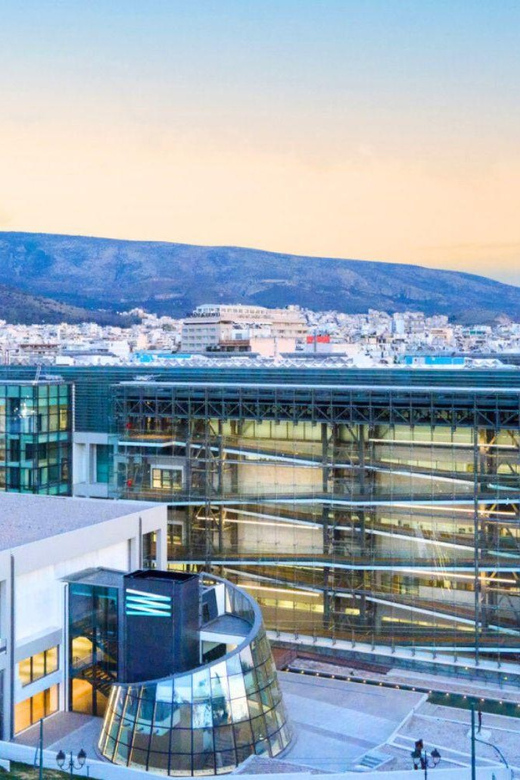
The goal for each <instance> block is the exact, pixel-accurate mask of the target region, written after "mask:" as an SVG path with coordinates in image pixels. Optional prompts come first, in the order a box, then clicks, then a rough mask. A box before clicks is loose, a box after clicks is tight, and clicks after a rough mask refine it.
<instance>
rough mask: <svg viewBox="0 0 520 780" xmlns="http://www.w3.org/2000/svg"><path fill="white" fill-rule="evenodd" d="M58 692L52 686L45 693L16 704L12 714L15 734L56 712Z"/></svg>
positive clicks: (57, 689)
mask: <svg viewBox="0 0 520 780" xmlns="http://www.w3.org/2000/svg"><path fill="white" fill-rule="evenodd" d="M58 691H59V686H58V685H52V686H51V687H50V688H47V689H46V690H45V691H41V692H40V693H37V694H36V695H35V696H31V697H30V698H29V699H25V700H24V701H21V702H20V703H19V704H17V705H16V707H15V712H14V731H15V734H18V733H19V732H20V731H23V730H24V729H27V728H29V726H32V725H33V723H37V722H38V721H39V720H41V718H46V717H47V715H52V713H53V712H56V711H57V710H58Z"/></svg>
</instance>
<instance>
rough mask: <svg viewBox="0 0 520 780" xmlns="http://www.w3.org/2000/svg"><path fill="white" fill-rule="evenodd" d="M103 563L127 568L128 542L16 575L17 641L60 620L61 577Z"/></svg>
mask: <svg viewBox="0 0 520 780" xmlns="http://www.w3.org/2000/svg"><path fill="white" fill-rule="evenodd" d="M97 566H104V567H106V568H110V569H122V570H124V571H126V570H127V569H128V543H127V541H126V540H125V541H124V542H120V543H119V544H114V545H111V546H110V547H105V548H102V549H100V550H97V551H95V552H91V553H87V554H85V555H80V556H77V557H75V558H70V559H69V560H66V561H63V562H61V563H58V564H54V565H52V566H42V568H41V569H37V570H35V571H32V572H29V573H28V574H21V575H20V576H19V577H17V578H16V592H15V609H16V642H21V641H25V640H26V639H27V638H28V637H31V636H32V635H33V634H39V633H40V632H42V631H48V630H50V628H51V627H56V626H61V625H62V623H63V583H62V582H61V581H60V580H61V578H63V577H66V576H67V575H68V574H73V573H75V572H78V571H82V570H83V569H90V568H95V567H97Z"/></svg>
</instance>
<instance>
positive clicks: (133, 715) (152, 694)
mask: <svg viewBox="0 0 520 780" xmlns="http://www.w3.org/2000/svg"><path fill="white" fill-rule="evenodd" d="M225 593H226V595H225V599H226V605H225V610H226V614H227V615H230V616H231V615H232V616H233V617H234V618H240V621H241V622H242V621H243V622H245V624H247V625H248V626H249V631H248V633H247V637H246V639H245V640H244V641H243V642H242V643H241V644H240V645H238V646H235V647H234V649H233V650H231V651H229V652H227V653H226V654H225V655H224V656H222V657H221V658H218V659H217V660H215V661H214V662H212V663H208V664H206V665H204V666H201V667H198V668H196V669H193V670H192V671H190V672H189V673H181V674H177V675H174V676H172V677H168V678H165V679H161V680H153V681H150V682H143V683H136V684H131V685H121V684H116V685H114V686H113V688H112V693H111V696H110V701H109V704H108V709H107V712H106V714H105V719H104V724H103V730H102V734H101V738H100V742H99V749H100V751H101V753H102V754H103V756H104V757H105V758H107V759H109V760H110V761H113V762H115V763H118V764H123V765H125V766H135V767H139V768H145V769H150V770H153V771H154V772H159V773H162V774H165V775H168V774H169V775H173V776H183V775H213V774H224V773H227V772H231V771H232V770H233V769H235V768H236V766H237V765H238V764H239V763H241V762H242V761H244V760H245V759H246V758H248V756H250V755H255V754H256V755H266V756H277V755H279V754H280V753H281V752H282V751H283V750H284V749H285V748H286V747H287V746H288V744H289V742H290V739H291V730H290V726H289V724H288V723H287V716H286V712H285V708H284V705H283V701H282V696H281V693H280V689H279V685H278V680H277V676H276V669H275V665H274V661H273V658H272V655H271V648H270V645H269V641H268V640H267V637H266V635H265V630H264V627H263V624H262V619H261V614H260V611H259V609H258V607H257V606H256V604H255V603H254V602H253V600H252V599H251V598H250V597H249V596H248V595H247V594H245V593H241V592H240V591H239V590H238V589H237V588H235V587H234V586H232V585H230V584H226V589H225Z"/></svg>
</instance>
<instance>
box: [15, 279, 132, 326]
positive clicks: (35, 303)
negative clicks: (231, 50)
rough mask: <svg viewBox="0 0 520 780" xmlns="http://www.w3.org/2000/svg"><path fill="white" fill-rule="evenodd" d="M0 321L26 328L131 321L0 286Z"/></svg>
mask: <svg viewBox="0 0 520 780" xmlns="http://www.w3.org/2000/svg"><path fill="white" fill-rule="evenodd" d="M0 320H6V321H7V322H8V323H14V324H25V325H31V324H33V323H36V324H38V323H48V324H58V323H60V322H69V323H73V324H74V323H78V322H97V323H98V324H99V325H121V326H124V325H128V324H129V322H130V318H128V317H121V316H119V315H118V314H116V313H115V312H112V311H99V310H89V309H83V308H81V307H79V306H71V305H70V304H68V303H62V302H61V301H55V300H53V299H52V298H43V297H42V296H39V295H31V294H30V293H26V292H21V291H20V290H17V289H15V288H13V287H8V286H7V285H5V284H0Z"/></svg>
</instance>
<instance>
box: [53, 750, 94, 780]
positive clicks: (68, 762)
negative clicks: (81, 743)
mask: <svg viewBox="0 0 520 780" xmlns="http://www.w3.org/2000/svg"><path fill="white" fill-rule="evenodd" d="M86 758H87V754H86V753H85V751H84V750H83V748H81V750H80V751H79V753H78V755H77V758H74V755H73V753H72V750H71V751H70V756H69V758H68V759H67V756H66V755H65V753H64V752H63V750H60V752H59V753H58V755H57V756H56V763H57V764H58V766H59V768H60V769H63V768H64V767H66V768H67V769H68V770H69V771H70V776H71V777H72V776H73V774H74V770H75V769H76V770H80V769H83V767H84V766H85V761H86Z"/></svg>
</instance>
